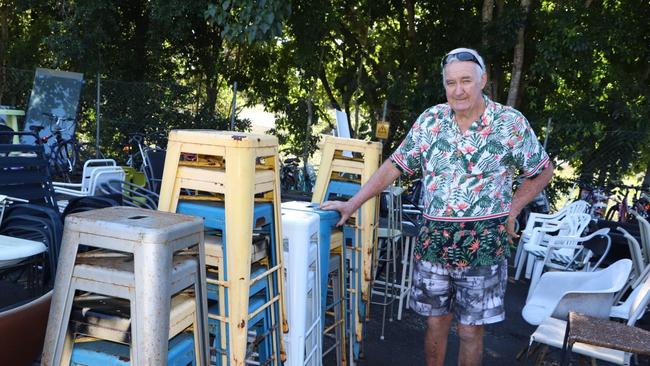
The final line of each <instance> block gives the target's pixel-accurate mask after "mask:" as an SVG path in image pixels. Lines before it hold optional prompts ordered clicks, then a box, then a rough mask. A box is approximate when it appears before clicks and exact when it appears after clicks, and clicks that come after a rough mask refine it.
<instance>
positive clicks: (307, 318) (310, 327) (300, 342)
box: [282, 209, 323, 366]
mask: <svg viewBox="0 0 650 366" xmlns="http://www.w3.org/2000/svg"><path fill="white" fill-rule="evenodd" d="M319 226H320V219H319V217H318V215H316V214H314V213H309V212H301V211H294V210H287V209H285V210H282V236H283V241H284V242H285V244H284V267H285V269H286V273H287V274H286V277H285V278H286V281H287V286H285V288H286V289H287V295H288V301H287V305H288V306H287V315H288V319H287V320H288V322H289V325H290V328H289V333H286V334H285V337H284V340H285V343H286V344H287V351H288V352H287V361H286V365H287V366H303V365H310V366H311V365H313V366H320V365H322V364H323V348H322V338H323V337H322V336H321V299H320V294H321V291H320V271H321V269H320V260H319V247H318V246H319V244H320V243H319Z"/></svg>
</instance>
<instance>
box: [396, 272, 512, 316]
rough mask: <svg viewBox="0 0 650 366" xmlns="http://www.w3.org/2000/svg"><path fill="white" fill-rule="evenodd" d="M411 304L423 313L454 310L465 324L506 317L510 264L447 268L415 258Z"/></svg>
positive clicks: (427, 314) (417, 311) (444, 313)
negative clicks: (505, 298)
mask: <svg viewBox="0 0 650 366" xmlns="http://www.w3.org/2000/svg"><path fill="white" fill-rule="evenodd" d="M413 264H414V268H413V287H412V289H411V291H412V292H411V300H410V303H409V306H410V307H411V309H413V310H414V311H415V312H416V313H418V314H420V315H423V316H442V315H446V314H449V313H450V312H453V313H454V315H455V316H456V319H457V320H458V322H459V323H461V324H466V325H481V324H490V323H496V322H500V321H502V320H504V319H505V310H504V308H503V298H504V296H505V293H506V285H507V283H508V264H507V262H506V260H504V261H503V262H501V264H495V265H491V266H476V267H467V268H463V269H459V268H445V266H444V265H441V264H435V263H433V264H432V263H430V262H427V261H422V260H414V263H413Z"/></svg>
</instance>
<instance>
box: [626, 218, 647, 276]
mask: <svg viewBox="0 0 650 366" xmlns="http://www.w3.org/2000/svg"><path fill="white" fill-rule="evenodd" d="M630 212H631V213H632V215H634V217H635V218H636V221H637V222H638V223H639V234H640V236H641V253H642V254H643V261H644V262H645V264H649V263H650V223H649V222H648V220H646V219H645V218H643V216H641V215H639V213H638V212H636V211H635V210H630Z"/></svg>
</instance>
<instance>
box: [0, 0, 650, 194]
mask: <svg viewBox="0 0 650 366" xmlns="http://www.w3.org/2000/svg"><path fill="white" fill-rule="evenodd" d="M5 3H6V4H9V5H10V6H11V9H13V10H12V12H13V13H14V14H15V15H14V16H12V17H10V18H9V19H10V20H9V22H8V31H9V34H10V39H11V42H9V43H7V47H6V49H7V51H6V55H4V56H3V57H5V59H6V65H8V66H9V67H13V68H20V69H33V68H34V67H37V66H44V67H56V68H61V69H67V70H72V71H79V72H83V73H84V74H85V75H86V79H87V80H91V79H93V78H94V76H95V75H96V73H97V72H99V73H100V74H101V76H102V77H103V78H104V79H111V80H123V81H137V82H143V84H134V85H149V84H146V83H144V82H150V83H152V84H151V85H150V86H147V88H149V89H148V90H147V91H145V90H140V87H131V88H130V89H129V88H126V90H129V92H128V93H125V92H124V90H125V89H119V90H118V89H116V90H114V91H111V90H110V87H109V85H107V86H106V89H107V90H106V93H107V94H106V96H105V97H103V100H102V108H103V112H102V113H103V114H104V113H105V115H104V116H105V117H106V118H107V119H108V120H115V121H118V120H124V121H129V122H128V123H143V124H146V127H144V128H146V129H157V128H162V127H170V126H181V125H182V126H199V125H200V126H227V123H226V122H227V117H226V116H228V114H229V108H230V97H231V95H230V92H229V88H230V87H231V86H232V84H233V82H235V81H237V83H238V90H239V92H240V94H239V97H240V98H239V99H238V100H239V101H244V102H245V103H247V104H262V105H264V107H265V109H266V110H267V111H269V112H272V113H275V114H276V115H277V116H278V120H277V125H276V129H275V130H274V133H277V134H278V136H279V137H280V140H281V141H282V142H283V143H285V144H287V145H288V146H289V150H290V151H291V153H293V154H297V155H302V151H303V145H304V143H305V142H306V141H308V142H309V143H308V149H309V151H310V152H311V151H313V149H314V148H315V141H316V136H317V134H318V133H320V132H321V131H320V130H319V129H318V128H316V127H315V126H316V125H318V126H323V125H325V126H327V125H328V124H331V123H332V121H331V117H330V115H329V112H328V109H329V108H331V107H337V108H340V109H341V110H344V111H345V112H347V113H348V115H349V116H350V117H352V116H354V115H355V112H356V110H357V109H358V114H359V119H360V121H361V125H360V126H359V128H358V131H359V134H358V137H360V138H373V137H374V134H373V128H374V125H375V122H376V121H377V120H379V119H381V118H382V114H383V105H384V101H387V102H388V108H387V109H388V110H387V116H386V119H387V120H388V121H389V122H390V123H391V131H390V135H389V139H388V140H387V141H384V149H385V151H384V152H385V155H386V154H387V153H389V152H390V151H392V150H393V149H394V148H395V146H396V145H397V144H398V143H399V142H400V141H401V140H402V138H403V137H404V136H405V134H406V133H407V132H408V130H409V128H410V127H411V125H412V124H413V122H414V120H415V119H416V118H417V117H418V116H419V114H420V113H421V112H422V111H423V110H424V109H425V108H427V107H429V106H432V105H434V104H437V103H441V102H444V101H445V95H444V90H443V88H442V85H441V78H440V71H441V70H440V59H441V57H442V56H443V55H444V54H445V53H446V52H447V51H449V50H451V49H453V48H456V47H461V46H467V47H473V48H477V49H478V50H479V51H480V52H481V53H482V54H483V55H484V57H485V59H486V61H487V63H488V64H489V65H491V67H490V72H491V75H490V76H491V77H493V78H494V80H495V85H497V87H498V90H496V94H495V99H496V100H497V101H499V102H504V101H505V97H506V95H507V91H508V87H509V75H510V72H511V69H512V57H513V49H514V45H515V42H516V32H517V30H518V29H519V27H520V26H521V25H525V26H526V33H525V37H526V44H525V60H524V70H523V80H522V88H523V89H522V90H523V93H522V95H521V98H520V100H519V101H518V104H517V108H518V109H520V110H521V111H522V112H523V113H524V114H525V115H526V117H527V118H528V119H529V121H530V122H531V125H532V126H533V128H534V129H535V132H536V133H537V136H538V137H539V138H540V139H541V138H543V137H544V136H545V134H546V133H547V132H548V131H545V130H544V127H545V126H546V121H547V119H548V118H549V117H550V118H552V120H553V128H552V130H551V131H550V137H549V146H548V151H549V152H550V154H551V155H552V157H553V158H554V160H555V161H556V162H560V163H566V164H567V165H570V166H571V167H572V168H574V170H575V171H576V172H577V174H579V175H581V176H582V177H583V178H593V179H594V181H595V182H596V183H598V182H605V181H609V180H614V179H620V178H621V177H622V176H624V175H627V174H630V173H637V172H643V171H645V170H646V169H647V167H648V165H649V162H650V147H648V146H650V145H648V143H647V142H648V140H649V137H650V124H648V123H647V118H648V116H649V115H650V104H649V103H648V97H650V87H649V85H650V80H649V79H650V63H649V60H650V48H648V47H647V45H648V34H650V22H648V21H647V19H648V18H650V3H648V1H647V0H629V1H591V2H588V1H584V0H563V1H555V0H553V1H551V0H542V1H537V2H532V7H531V10H530V13H529V14H528V15H527V16H526V17H525V16H524V14H523V11H522V9H521V7H520V1H503V2H498V3H499V4H501V5H502V7H495V9H494V19H493V20H492V21H491V22H488V23H487V24H483V25H482V26H481V24H482V17H481V9H482V6H483V1H479V0H446V1H435V0H405V1H396V0H330V1H326V0H310V1H305V0H292V1H281V0H238V1H235V0H219V1H215V0H184V1H179V0H171V1H170V0H165V1H162V0H149V1H145V0H97V1H90V2H88V1H86V2H79V1H70V0H64V1H53V0H46V1H35V0H14V1H10V0H8V1H6V2H5ZM587 4H588V8H587V7H586V5H587ZM484 41H485V42H486V43H483V42H484ZM4 42H8V41H4ZM0 49H2V48H1V47H0ZM0 56H2V55H0ZM6 78H7V79H6V80H7V81H6V82H5V84H4V85H3V86H5V90H8V91H5V92H4V93H3V94H2V96H1V97H2V101H1V102H3V103H11V104H18V105H25V104H26V100H25V99H26V98H27V95H28V92H27V91H26V89H25V85H22V84H26V85H30V82H23V81H17V80H15V78H13V75H12V74H11V73H7V74H6ZM9 82H11V83H15V84H16V85H18V84H21V86H20V87H18V89H16V91H11V90H10V89H11V88H9V87H7V86H8V85H10V84H9ZM154 84H157V85H158V86H157V87H154V86H153V85H154ZM27 88H28V87H27ZM93 92H94V86H93V82H92V81H89V82H88V83H87V85H86V87H85V88H84V93H85V96H84V101H83V102H82V106H83V108H82V111H83V113H84V118H85V119H86V121H85V122H83V123H85V124H86V125H87V128H88V129H89V130H90V129H92V124H93V121H94V116H93V113H94V112H93V109H94V100H93V99H92V98H91V96H92V93H93ZM242 96H243V97H244V98H241V97H242ZM307 99H311V100H313V104H314V126H312V127H313V128H312V129H311V132H310V133H309V134H307V132H306V131H307V129H306V121H307V110H306V108H307V107H306V102H305V100H307ZM242 103H243V102H242ZM240 107H241V103H240ZM351 119H353V118H351ZM316 121H318V122H319V124H317V123H316ZM115 123H116V125H115V126H116V127H112V129H110V130H109V131H106V132H104V133H105V134H106V135H107V136H106V138H107V139H116V140H117V139H121V138H122V136H121V135H123V133H124V131H123V129H122V128H120V127H119V124H117V123H118V122H115ZM351 127H354V126H351ZM242 128H245V127H244V125H242ZM326 128H329V127H326ZM352 130H354V129H352ZM308 135H309V136H308ZM115 136H117V137H115ZM116 146H117V145H116ZM488 149H489V147H488ZM558 182H559V181H558ZM559 186H561V184H559V185H558V187H559Z"/></svg>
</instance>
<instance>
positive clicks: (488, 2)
mask: <svg viewBox="0 0 650 366" xmlns="http://www.w3.org/2000/svg"><path fill="white" fill-rule="evenodd" d="M493 18H494V0H484V1H483V10H482V11H481V22H482V23H483V29H485V27H486V26H487V25H488V24H490V23H491V22H492V19H493ZM481 44H482V46H483V52H485V50H487V49H488V46H489V45H490V39H489V36H488V33H487V32H486V31H485V30H484V31H483V38H482V39H481ZM491 69H492V63H491V62H489V61H486V62H485V72H486V73H487V77H488V84H487V90H486V93H487V95H488V96H489V97H490V98H491V99H494V98H496V90H495V89H494V82H493V81H492V70H491Z"/></svg>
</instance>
